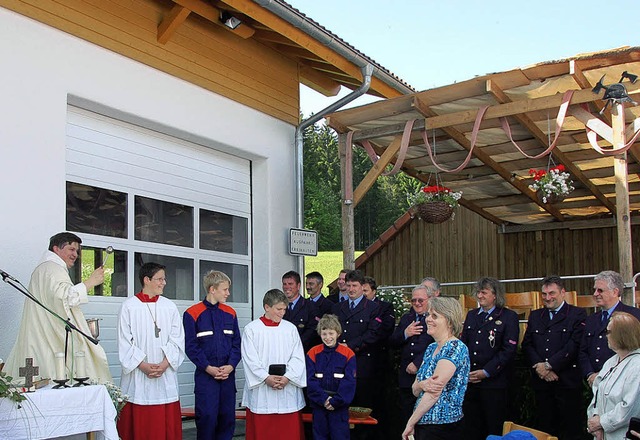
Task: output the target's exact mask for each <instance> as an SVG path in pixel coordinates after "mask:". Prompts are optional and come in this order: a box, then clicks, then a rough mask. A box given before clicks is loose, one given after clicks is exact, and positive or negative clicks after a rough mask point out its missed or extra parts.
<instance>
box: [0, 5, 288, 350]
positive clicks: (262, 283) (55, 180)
mask: <svg viewBox="0 0 640 440" xmlns="http://www.w3.org/2000/svg"><path fill="white" fill-rule="evenodd" d="M0 60H2V68H1V69H0V151H1V152H2V154H1V155H0V209H1V214H0V237H1V238H0V269H3V270H5V271H7V272H9V273H10V274H11V275H13V276H15V277H16V278H18V279H19V280H20V281H22V283H23V284H25V285H28V281H29V277H30V274H31V271H32V270H33V268H34V266H35V264H36V263H37V261H38V260H39V258H40V256H41V255H42V252H43V251H44V250H45V249H46V246H47V244H48V239H49V237H50V236H51V235H53V234H54V233H56V232H59V231H63V230H64V229H65V138H66V133H65V128H66V115H67V104H68V103H71V104H73V105H76V106H80V107H84V108H87V109H89V110H92V111H96V112H98V113H104V114H107V115H109V116H113V117H117V118H120V119H123V120H126V121H128V122H132V123H136V124H139V125H142V126H145V127H147V128H151V129H155V130H159V131H163V132H165V133H167V134H170V135H173V136H177V137H179V138H183V139H186V140H189V141H194V142H197V143H199V144H201V145H205V146H207V147H210V148H215V149H217V150H220V151H224V152H227V153H230V154H234V155H237V156H239V157H242V158H246V159H249V160H251V161H252V198H253V215H254V220H253V226H252V230H253V237H252V239H253V240H252V246H253V268H252V279H253V289H254V294H253V299H252V305H253V311H252V317H254V318H255V317H257V316H260V314H261V312H262V295H263V293H264V292H265V291H266V290H267V289H269V288H273V287H279V286H280V285H281V281H280V277H281V275H282V274H283V273H284V272H286V271H287V270H290V269H292V268H293V269H295V264H296V260H295V259H294V258H293V257H291V256H289V255H288V253H287V250H288V228H289V227H293V226H295V223H294V222H295V212H294V211H295V182H294V159H295V158H294V153H293V142H294V130H295V127H293V126H291V125H290V124H287V123H284V122H282V121H279V120H276V119H274V118H272V117H270V116H267V115H264V114H262V113H260V112H258V111H256V110H253V109H250V108H248V107H246V106H243V105H240V104H238V103H236V102H233V101H231V100H229V99H226V98H224V97H221V96H219V95H216V94H213V93H211V92H208V91H206V90H204V89H201V88H199V87H197V86H194V85H192V84H190V83H187V82H185V81H183V80H180V79H176V78H174V77H171V76H170V75H167V74H165V73H162V72H159V71H157V70H154V69H152V68H150V67H148V66H145V65H143V64H140V63H138V62H135V61H132V60H129V59H127V58H125V57H123V56H120V55H118V54H115V53H112V52H110V51H108V50H106V49H103V48H100V47H98V46H95V45H93V44H91V43H88V42H85V41H83V40H80V39H78V38H76V37H73V36H70V35H68V34H66V33H63V32H61V31H58V30H56V29H53V28H51V27H48V26H46V25H43V24H41V23H38V22H36V21H33V20H31V19H28V18H25V17H23V16H21V15H19V14H16V13H14V12H11V11H8V10H6V9H3V8H0ZM96 300H97V301H104V299H96ZM22 304H23V297H22V296H21V295H20V294H19V293H18V292H17V291H16V290H14V289H13V288H12V287H11V286H9V285H7V284H5V283H0V358H6V357H7V355H8V353H9V351H10V350H11V348H12V346H13V342H14V340H15V337H16V335H17V330H18V325H19V321H20V316H21V312H22Z"/></svg>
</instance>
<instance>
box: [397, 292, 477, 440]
mask: <svg viewBox="0 0 640 440" xmlns="http://www.w3.org/2000/svg"><path fill="white" fill-rule="evenodd" d="M463 319H464V317H463V314H462V307H460V303H458V301H457V300H455V299H453V298H444V297H435V298H431V300H430V301H429V310H428V313H427V320H426V322H427V333H428V334H429V335H431V337H432V338H433V339H434V340H435V342H434V343H432V344H431V345H429V346H428V347H427V350H426V351H425V353H424V358H423V362H422V366H421V367H420V369H419V370H418V373H417V375H416V380H415V382H414V383H413V386H412V390H413V394H414V395H415V396H416V397H417V398H418V400H417V402H416V407H415V409H414V411H413V414H412V415H411V417H410V418H409V421H408V422H407V426H406V428H405V430H404V432H403V433H402V438H403V439H404V440H407V439H408V438H409V436H410V435H412V434H414V436H415V438H416V440H422V439H429V440H458V439H460V440H462V439H463V430H462V402H463V400H464V393H465V391H466V389H467V382H468V380H469V350H467V346H466V345H464V344H463V343H462V341H460V340H459V339H458V338H457V337H456V335H459V334H460V332H461V331H462V321H463Z"/></svg>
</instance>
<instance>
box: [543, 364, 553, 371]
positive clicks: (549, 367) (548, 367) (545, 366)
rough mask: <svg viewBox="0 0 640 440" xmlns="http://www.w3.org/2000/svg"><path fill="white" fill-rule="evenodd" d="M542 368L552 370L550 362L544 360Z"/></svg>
mask: <svg viewBox="0 0 640 440" xmlns="http://www.w3.org/2000/svg"><path fill="white" fill-rule="evenodd" d="M544 369H545V370H552V368H551V364H550V363H549V362H545V363H544Z"/></svg>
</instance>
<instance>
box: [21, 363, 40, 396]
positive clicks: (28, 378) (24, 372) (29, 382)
mask: <svg viewBox="0 0 640 440" xmlns="http://www.w3.org/2000/svg"><path fill="white" fill-rule="evenodd" d="M24 362H25V366H24V367H20V368H19V369H18V374H19V375H20V377H24V386H25V388H27V389H29V388H31V387H32V386H33V376H37V375H38V374H39V373H40V367H34V366H33V358H26V359H25V360H24Z"/></svg>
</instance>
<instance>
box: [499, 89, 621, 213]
mask: <svg viewBox="0 0 640 440" xmlns="http://www.w3.org/2000/svg"><path fill="white" fill-rule="evenodd" d="M487 92H489V93H491V95H493V97H494V98H495V99H496V101H498V102H499V103H501V104H504V103H507V102H512V100H511V98H509V96H507V94H506V93H504V91H503V90H502V89H501V88H500V86H498V85H497V84H496V83H495V82H493V81H491V80H489V81H487ZM513 118H515V119H516V120H517V121H518V122H519V123H520V124H521V125H522V126H523V127H525V128H526V129H527V130H528V131H529V133H531V134H532V135H533V137H534V138H536V139H537V140H538V142H540V144H541V145H544V146H545V147H548V146H549V137H548V136H547V135H546V134H545V133H544V132H543V131H542V130H540V129H539V128H538V126H537V125H536V124H535V122H533V120H532V119H531V118H530V117H529V116H527V114H526V113H518V114H515V115H513ZM552 154H553V156H554V157H555V158H556V159H557V160H558V162H560V163H561V164H563V165H564V166H565V167H566V169H567V170H568V171H569V172H570V173H571V174H573V175H574V177H575V178H576V179H578V181H580V183H582V184H583V185H584V186H585V187H586V188H588V189H589V191H591V193H592V194H593V195H594V196H595V197H596V198H597V199H598V200H599V201H600V203H602V204H603V205H604V206H605V207H606V208H607V209H608V210H609V211H610V212H611V213H613V214H615V212H616V207H615V206H614V205H613V203H611V202H610V201H609V199H607V198H606V197H605V196H604V194H602V192H600V190H599V189H598V187H597V186H596V185H594V184H593V182H591V180H589V179H587V177H586V176H585V175H584V173H583V172H582V170H581V169H580V168H578V167H577V166H575V165H574V164H573V162H571V161H570V160H569V159H568V158H567V156H566V155H565V154H564V153H563V152H562V151H561V150H560V149H559V148H554V149H553V151H552Z"/></svg>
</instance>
